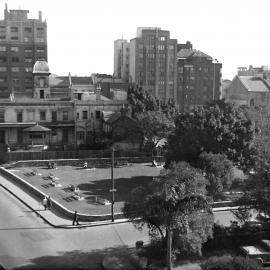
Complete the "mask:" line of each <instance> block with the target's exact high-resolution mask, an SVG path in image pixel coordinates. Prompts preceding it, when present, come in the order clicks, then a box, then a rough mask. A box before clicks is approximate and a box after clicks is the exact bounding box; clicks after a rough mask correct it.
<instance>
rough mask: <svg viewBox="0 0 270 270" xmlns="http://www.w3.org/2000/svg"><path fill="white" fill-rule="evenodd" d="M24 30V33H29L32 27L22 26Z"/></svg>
mask: <svg viewBox="0 0 270 270" xmlns="http://www.w3.org/2000/svg"><path fill="white" fill-rule="evenodd" d="M24 32H25V33H31V32H32V28H31V27H24Z"/></svg>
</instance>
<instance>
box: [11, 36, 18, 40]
mask: <svg viewBox="0 0 270 270" xmlns="http://www.w3.org/2000/svg"><path fill="white" fill-rule="evenodd" d="M18 39H19V37H17V36H15V37H11V40H18Z"/></svg>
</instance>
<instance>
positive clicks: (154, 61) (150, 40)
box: [129, 27, 177, 101]
mask: <svg viewBox="0 0 270 270" xmlns="http://www.w3.org/2000/svg"><path fill="white" fill-rule="evenodd" d="M129 50H130V56H129V58H130V62H129V75H130V79H131V82H132V83H136V84H138V85H140V86H142V87H143V88H144V89H145V90H147V91H148V92H149V93H150V94H152V95H153V96H155V97H158V98H159V99H160V100H162V101H168V100H169V99H175V100H176V90H177V86H176V83H177V72H176V70H177V40H176V39H171V38H170V32H169V31H166V30H161V29H160V28H146V27H141V28H138V29H137V37H136V38H134V39H132V40H131V41H130V49H129Z"/></svg>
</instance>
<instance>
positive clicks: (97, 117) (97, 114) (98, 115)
mask: <svg viewBox="0 0 270 270" xmlns="http://www.w3.org/2000/svg"><path fill="white" fill-rule="evenodd" d="M96 119H100V111H96Z"/></svg>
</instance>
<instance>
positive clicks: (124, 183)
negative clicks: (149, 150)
mask: <svg viewBox="0 0 270 270" xmlns="http://www.w3.org/2000/svg"><path fill="white" fill-rule="evenodd" d="M33 170H37V171H38V172H39V173H41V175H31V176H30V175H29V173H30V172H32V171H33ZM160 170H161V168H160V167H158V168H156V167H151V166H150V164H137V163H136V164H133V165H132V166H125V167H120V168H114V179H115V181H114V182H115V189H117V192H116V193H115V204H114V209H115V213H117V212H121V210H122V207H123V205H124V201H126V200H127V199H128V198H129V196H130V193H131V190H132V189H133V188H135V187H137V186H140V185H146V184H147V183H149V181H151V180H152V178H153V177H156V176H158V175H159V173H160ZM11 171H12V172H13V173H15V174H16V175H18V176H19V177H21V178H23V179H24V180H26V181H27V182H29V183H30V184H32V185H33V186H35V187H36V188H38V189H39V190H41V191H42V192H44V193H45V194H47V195H48V196H51V198H52V199H54V200H56V201H57V202H59V203H60V204H62V205H63V206H64V207H66V208H68V209H69V210H71V211H75V210H77V211H78V212H79V213H83V214H89V215H100V214H109V213H110V212H111V206H110V205H101V204H99V203H96V196H98V197H102V198H104V199H107V200H109V201H110V200H111V196H112V194H111V192H110V191H109V190H110V189H111V188H112V181H111V168H95V169H82V168H78V167H73V166H59V167H57V169H47V168H42V167H38V168H37V167H23V168H15V169H12V170H11ZM50 173H52V174H53V175H54V176H55V177H57V178H59V180H57V182H59V183H60V184H61V185H62V186H61V187H53V186H52V185H51V184H50V183H51V180H50V179H48V176H49V175H50ZM69 185H74V186H77V187H78V188H79V190H80V191H79V195H81V196H82V197H84V199H83V200H74V199H73V198H72V195H73V192H72V191H71V190H70V189H69V188H68V186H69Z"/></svg>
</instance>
